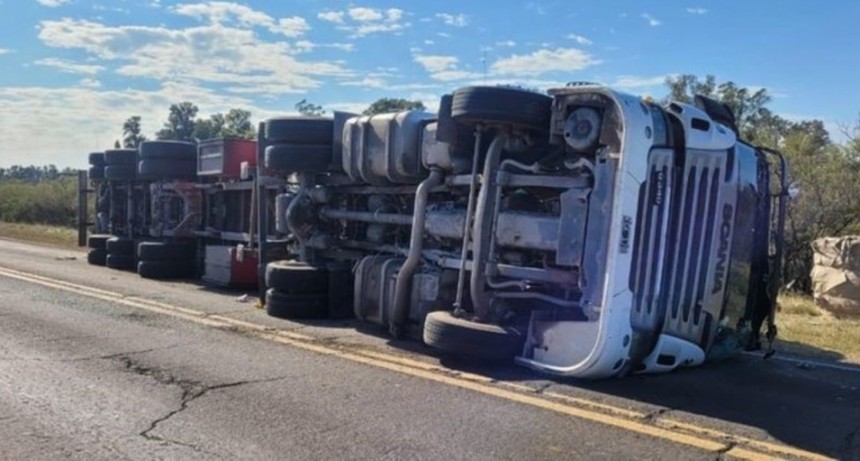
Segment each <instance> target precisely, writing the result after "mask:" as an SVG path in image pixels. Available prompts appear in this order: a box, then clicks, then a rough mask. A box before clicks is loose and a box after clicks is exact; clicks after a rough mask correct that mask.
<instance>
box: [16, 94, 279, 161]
mask: <svg viewBox="0 0 860 461" xmlns="http://www.w3.org/2000/svg"><path fill="white" fill-rule="evenodd" d="M85 80H86V79H85ZM81 85H82V87H71V88H49V87H5V88H0V107H3V111H4V113H3V114H4V118H3V123H2V124H0V139H3V140H4V146H3V148H4V149H3V154H2V156H0V164H2V165H4V166H8V165H13V164H25V165H30V164H36V165H47V164H51V163H53V164H56V165H58V166H60V167H65V166H73V167H83V166H85V165H86V162H87V160H86V155H85V154H86V152H90V151H98V150H103V149H107V148H110V147H111V146H113V142H114V140H116V139H117V138H119V137H120V135H121V131H122V123H123V121H124V120H125V119H126V118H128V117H129V116H131V115H140V116H141V117H142V118H143V129H144V133H145V134H146V135H147V136H150V137H151V136H152V135H153V134H154V133H155V131H157V130H158V129H159V128H161V125H162V123H163V122H164V120H165V119H166V118H167V110H168V107H170V104H173V103H176V102H178V101H193V102H194V103H195V104H197V105H198V107H200V116H201V117H204V116H208V115H206V114H212V113H215V112H221V113H225V112H227V111H228V110H229V109H230V108H232V107H239V108H243V109H247V110H250V111H251V112H252V113H253V115H254V119H255V120H260V119H264V118H267V117H272V116H274V115H275V113H273V112H271V111H267V110H264V109H262V108H260V107H256V106H255V105H254V104H253V103H252V102H251V101H250V100H249V99H246V98H242V97H236V96H234V95H229V94H225V93H224V92H221V91H211V90H207V89H203V88H199V87H196V86H193V85H185V84H179V83H165V84H163V85H162V86H161V87H160V88H158V89H157V90H154V91H141V90H130V89H124V90H121V91H114V90H97V89H93V88H87V87H83V86H86V85H90V86H92V85H95V83H94V81H82V82H81ZM45 126H50V127H51V129H50V130H46V129H45ZM31 134H38V137H39V142H38V147H35V146H34V145H33V141H32V139H33V138H32V136H31ZM70 152H72V153H77V154H75V155H70V154H69V153H70Z"/></svg>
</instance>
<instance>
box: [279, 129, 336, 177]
mask: <svg viewBox="0 0 860 461" xmlns="http://www.w3.org/2000/svg"><path fill="white" fill-rule="evenodd" d="M262 141H263V142H265V143H266V145H267V146H268V147H266V152H265V166H266V168H269V169H271V170H273V171H277V172H281V173H296V172H308V173H325V172H327V171H331V170H332V168H336V169H339V168H340V166H339V165H333V164H332V162H333V156H334V148H333V143H334V121H333V120H331V119H325V118H319V117H279V118H271V119H269V120H266V122H265V124H264V129H263V139H262Z"/></svg>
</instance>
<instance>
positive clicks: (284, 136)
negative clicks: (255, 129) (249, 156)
mask: <svg viewBox="0 0 860 461" xmlns="http://www.w3.org/2000/svg"><path fill="white" fill-rule="evenodd" d="M264 136H265V138H266V141H268V142H270V143H272V144H285V143H286V144H305V145H307V144H327V145H328V146H329V147H331V145H332V143H333V142H334V121H333V120H331V119H326V118H318V117H279V118H270V119H268V120H266V122H265V126H264Z"/></svg>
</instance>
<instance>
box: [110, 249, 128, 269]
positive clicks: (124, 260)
mask: <svg viewBox="0 0 860 461" xmlns="http://www.w3.org/2000/svg"><path fill="white" fill-rule="evenodd" d="M105 266H107V267H109V268H111V269H120V270H131V269H134V256H131V255H120V254H113V253H108V254H107V258H105Z"/></svg>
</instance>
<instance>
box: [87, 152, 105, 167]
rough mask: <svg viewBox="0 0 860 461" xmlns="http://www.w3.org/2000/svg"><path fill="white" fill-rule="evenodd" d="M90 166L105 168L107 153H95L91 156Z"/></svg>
mask: <svg viewBox="0 0 860 461" xmlns="http://www.w3.org/2000/svg"><path fill="white" fill-rule="evenodd" d="M89 160H90V165H92V166H105V153H104V152H93V153H92V154H90V158H89Z"/></svg>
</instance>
